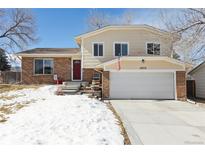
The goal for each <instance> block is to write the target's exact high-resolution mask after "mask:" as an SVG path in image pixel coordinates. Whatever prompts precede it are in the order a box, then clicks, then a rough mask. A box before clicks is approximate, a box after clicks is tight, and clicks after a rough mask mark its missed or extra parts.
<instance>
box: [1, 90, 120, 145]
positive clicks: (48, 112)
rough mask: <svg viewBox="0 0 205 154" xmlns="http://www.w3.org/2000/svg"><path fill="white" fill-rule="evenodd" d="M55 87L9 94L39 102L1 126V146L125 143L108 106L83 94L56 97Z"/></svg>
mask: <svg viewBox="0 0 205 154" xmlns="http://www.w3.org/2000/svg"><path fill="white" fill-rule="evenodd" d="M56 88H57V87H56V86H44V87H41V88H39V89H36V90H34V89H27V90H26V89H25V90H20V91H16V92H13V93H12V92H11V93H9V95H13V94H14V95H16V94H23V96H22V97H17V98H15V101H17V102H18V101H21V100H22V101H24V100H27V101H28V100H31V99H36V100H37V101H36V103H32V104H29V106H27V107H24V108H22V109H20V110H19V111H18V112H17V113H16V114H13V115H11V116H10V118H9V119H8V121H7V122H5V123H0V144H123V136H122V135H121V133H120V127H119V126H118V125H117V120H116V118H115V117H114V115H113V113H112V111H110V110H109V109H108V108H107V106H106V104H104V103H102V102H100V101H98V100H95V99H91V98H88V97H87V96H83V95H67V96H56V95H54V91H55V90H56ZM9 101H10V100H8V102H9ZM3 103H4V104H7V102H3ZM9 103H11V102H9Z"/></svg>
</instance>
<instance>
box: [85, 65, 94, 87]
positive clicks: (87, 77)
mask: <svg viewBox="0 0 205 154" xmlns="http://www.w3.org/2000/svg"><path fill="white" fill-rule="evenodd" d="M94 72H95V71H94V69H93V68H84V69H83V81H87V82H89V83H91V82H92V79H93V74H94Z"/></svg>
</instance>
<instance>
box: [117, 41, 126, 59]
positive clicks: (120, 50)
mask: <svg viewBox="0 0 205 154" xmlns="http://www.w3.org/2000/svg"><path fill="white" fill-rule="evenodd" d="M114 54H115V56H127V55H128V43H115V44H114Z"/></svg>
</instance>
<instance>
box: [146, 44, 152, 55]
mask: <svg viewBox="0 0 205 154" xmlns="http://www.w3.org/2000/svg"><path fill="white" fill-rule="evenodd" d="M147 53H148V54H153V43H147Z"/></svg>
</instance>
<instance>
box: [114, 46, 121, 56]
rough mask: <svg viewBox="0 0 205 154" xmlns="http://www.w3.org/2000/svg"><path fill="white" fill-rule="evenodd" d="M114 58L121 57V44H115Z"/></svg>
mask: <svg viewBox="0 0 205 154" xmlns="http://www.w3.org/2000/svg"><path fill="white" fill-rule="evenodd" d="M115 56H121V44H115Z"/></svg>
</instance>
